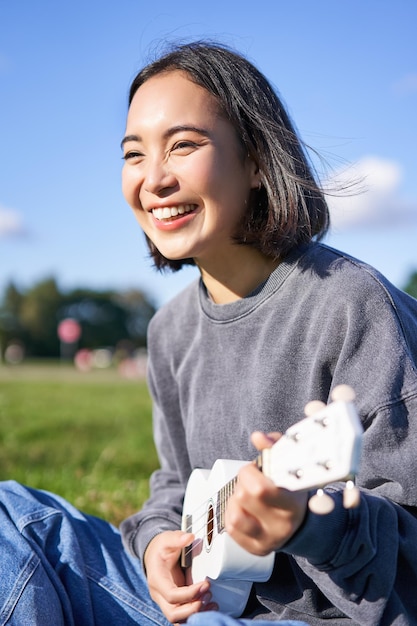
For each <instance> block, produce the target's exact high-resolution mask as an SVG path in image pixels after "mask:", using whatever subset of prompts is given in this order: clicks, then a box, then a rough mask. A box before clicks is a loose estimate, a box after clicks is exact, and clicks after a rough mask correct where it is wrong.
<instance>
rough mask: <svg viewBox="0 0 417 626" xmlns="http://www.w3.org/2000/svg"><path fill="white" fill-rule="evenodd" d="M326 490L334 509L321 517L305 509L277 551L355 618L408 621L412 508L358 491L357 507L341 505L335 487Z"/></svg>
mask: <svg viewBox="0 0 417 626" xmlns="http://www.w3.org/2000/svg"><path fill="white" fill-rule="evenodd" d="M327 492H328V493H329V495H331V497H332V498H333V499H334V501H335V509H334V511H333V512H332V513H330V514H329V515H328V516H325V517H324V518H323V517H322V516H319V515H315V514H313V513H311V512H309V513H308V515H307V518H306V521H305V523H304V525H303V528H302V530H301V531H300V532H299V533H297V535H296V536H294V537H293V538H292V540H291V541H290V542H289V543H288V544H287V545H286V546H285V547H284V549H283V552H285V553H287V554H291V555H292V556H293V557H294V559H295V561H296V562H297V564H298V566H299V567H300V568H301V570H303V572H304V573H305V574H306V575H307V576H308V577H309V578H310V579H311V580H312V581H313V582H314V584H315V585H316V586H317V587H318V588H319V589H320V590H321V592H322V593H323V594H324V595H325V596H326V598H327V599H328V600H330V602H331V603H332V604H333V605H334V606H335V607H337V608H338V609H339V610H340V611H342V613H343V614H345V615H347V616H349V617H350V618H351V619H352V620H354V622H355V623H357V624H367V625H369V626H371V625H375V626H376V625H379V626H388V625H391V624H397V623H398V624H404V625H405V624H412V623H414V620H415V618H416V615H417V598H416V594H415V587H416V582H417V519H416V516H417V510H416V509H414V510H412V509H406V508H404V507H401V506H400V505H398V504H395V503H394V502H391V501H390V500H388V499H385V498H384V497H381V496H375V495H373V494H371V493H369V492H367V491H364V490H362V493H361V502H360V505H359V507H358V508H356V509H349V510H346V509H344V508H343V504H342V491H341V489H338V488H337V487H333V488H330V489H328V490H327ZM396 620H398V621H396Z"/></svg>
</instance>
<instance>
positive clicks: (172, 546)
mask: <svg viewBox="0 0 417 626" xmlns="http://www.w3.org/2000/svg"><path fill="white" fill-rule="evenodd" d="M193 539H194V535H192V534H191V533H184V532H182V531H181V530H174V531H165V532H163V533H161V534H159V535H157V536H156V537H154V539H152V541H151V542H150V543H149V545H148V547H147V548H146V551H145V555H144V565H145V569H146V575H147V579H148V586H149V593H150V595H151V598H152V599H153V600H154V602H156V603H157V604H158V605H159V607H160V609H161V611H162V612H163V614H164V615H165V617H166V618H167V619H168V620H169V621H170V622H172V623H180V622H185V621H186V620H187V618H188V617H189V616H190V615H191V614H192V613H197V612H199V611H208V610H212V611H213V610H216V609H217V606H216V605H215V604H213V603H212V602H211V593H210V583H209V581H207V580H206V581H203V582H200V583H194V584H191V585H187V584H186V582H185V575H184V571H183V569H182V568H181V566H180V556H181V551H182V549H183V548H185V547H186V546H188V545H190V543H191V542H192V541H193Z"/></svg>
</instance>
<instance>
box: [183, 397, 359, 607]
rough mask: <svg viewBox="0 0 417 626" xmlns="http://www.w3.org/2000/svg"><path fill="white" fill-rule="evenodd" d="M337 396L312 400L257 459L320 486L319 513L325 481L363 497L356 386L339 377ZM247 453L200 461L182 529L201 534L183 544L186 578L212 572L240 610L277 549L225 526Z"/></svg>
mask: <svg viewBox="0 0 417 626" xmlns="http://www.w3.org/2000/svg"><path fill="white" fill-rule="evenodd" d="M331 399H332V402H331V403H330V404H328V405H325V404H324V403H321V402H316V401H313V402H309V403H308V404H307V405H306V407H305V414H306V415H307V417H305V418H304V419H302V420H301V421H300V422H298V423H297V424H294V425H293V426H291V427H290V428H289V429H288V430H287V431H286V432H285V433H284V434H283V436H282V437H281V438H280V439H279V440H278V441H277V442H276V443H275V444H274V445H273V446H272V447H271V448H267V449H265V450H263V451H262V452H261V453H260V454H259V456H258V458H257V459H256V461H255V463H256V465H257V466H258V468H259V469H260V470H261V471H262V472H263V473H264V474H265V476H268V477H269V478H270V479H271V480H272V481H273V482H274V483H275V485H276V486H278V487H282V488H285V489H288V490H290V491H307V490H311V489H316V488H318V491H317V493H316V494H315V495H314V496H313V497H312V498H310V501H309V508H310V509H311V510H312V511H313V512H314V513H316V514H326V513H329V512H330V511H331V510H332V508H333V506H334V503H333V500H332V498H330V496H328V495H326V494H325V493H324V492H323V489H322V487H323V486H324V485H326V484H329V483H331V482H335V481H345V480H346V481H347V484H346V489H345V491H344V498H343V499H344V505H345V506H346V507H347V508H350V507H353V506H357V505H358V504H359V491H358V489H357V488H356V487H355V486H354V484H353V482H352V479H353V477H354V476H355V475H356V473H357V471H358V466H359V460H360V450H361V436H362V432H363V429H362V425H361V422H360V420H359V417H358V414H357V411H356V409H355V406H354V404H353V400H354V393H353V390H352V389H351V388H350V387H348V386H347V385H339V387H336V388H335V389H334V390H333V392H332V395H331ZM246 464H247V462H246V461H234V460H224V459H218V460H217V461H216V462H215V463H214V465H213V467H212V469H211V470H206V469H195V470H194V471H193V472H192V473H191V476H190V479H189V481H188V484H187V488H186V492H185V498H184V507H183V516H182V530H184V531H185V532H191V533H193V534H194V536H195V539H194V541H193V542H192V544H191V545H189V546H187V547H186V548H184V550H183V552H182V557H181V565H182V566H183V567H184V568H185V577H186V583H187V584H191V583H195V582H201V581H203V580H205V579H207V578H208V579H210V584H211V587H210V591H211V593H212V600H213V601H214V602H216V603H217V604H218V606H219V610H220V611H221V612H222V613H226V614H228V615H231V616H233V617H239V616H240V615H241V614H242V613H243V611H244V609H245V606H246V604H247V601H248V598H249V594H250V591H251V587H252V583H254V582H262V581H266V580H268V579H269V578H270V576H271V574H272V569H273V566H274V559H275V553H274V552H272V553H271V554H268V555H266V556H256V555H253V554H250V553H249V552H247V551H246V550H245V549H244V548H242V547H241V546H239V545H238V544H237V543H236V542H235V541H234V540H233V539H232V538H231V537H230V536H229V535H228V533H227V532H226V530H225V510H226V505H227V502H228V499H229V497H230V496H231V495H232V494H233V491H234V487H235V484H236V481H237V474H238V472H239V469H240V468H241V467H242V466H243V465H246Z"/></svg>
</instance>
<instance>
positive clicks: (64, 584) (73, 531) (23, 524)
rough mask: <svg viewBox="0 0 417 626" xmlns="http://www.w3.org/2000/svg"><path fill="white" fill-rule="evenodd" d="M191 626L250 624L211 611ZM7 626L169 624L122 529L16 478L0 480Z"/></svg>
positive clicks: (0, 614) (0, 564) (1, 622)
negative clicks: (123, 538) (125, 545)
mask: <svg viewBox="0 0 417 626" xmlns="http://www.w3.org/2000/svg"><path fill="white" fill-rule="evenodd" d="M190 623H192V624H194V626H203V625H205V624H210V626H212V625H213V626H223V625H224V626H229V625H230V626H232V625H235V626H238V625H239V624H242V623H244V621H238V620H234V619H232V618H228V617H226V616H223V615H220V614H218V613H207V614H199V615H195V616H193V618H192V620H190ZM6 624H7V626H132V625H133V624H140V625H146V626H150V625H152V624H153V625H155V624H158V625H160V626H169V622H168V621H167V620H166V619H165V617H164V616H163V615H162V613H161V611H160V610H159V608H158V607H157V606H156V605H155V604H154V602H153V601H152V599H151V598H150V596H149V593H148V589H147V584H146V579H145V577H144V575H143V572H142V568H141V564H140V561H139V560H138V559H134V558H132V557H130V556H129V555H128V554H127V553H126V552H125V551H124V549H123V547H122V543H121V538H120V534H119V532H118V530H117V529H115V528H114V527H113V526H111V525H110V524H109V523H107V522H105V521H104V520H101V519H98V518H95V517H92V516H89V515H84V514H82V513H81V512H80V511H78V510H77V509H75V508H74V507H73V506H71V505H70V504H69V503H68V502H66V501H65V500H63V499H62V498H60V497H58V496H55V495H52V494H49V493H47V492H44V491H37V490H34V489H30V488H27V487H24V486H22V485H19V484H18V483H15V482H13V481H8V482H3V483H0V626H5V625H6ZM258 624H262V622H258ZM265 624H270V622H265ZM280 624H281V626H285V625H288V624H290V622H280ZM291 624H292V625H293V626H296V624H300V623H299V622H291Z"/></svg>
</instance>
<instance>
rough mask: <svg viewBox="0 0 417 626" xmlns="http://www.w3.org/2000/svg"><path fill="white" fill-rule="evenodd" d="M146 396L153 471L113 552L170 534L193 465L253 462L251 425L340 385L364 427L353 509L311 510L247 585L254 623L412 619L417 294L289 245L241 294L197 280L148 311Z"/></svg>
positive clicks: (297, 409)
mask: <svg viewBox="0 0 417 626" xmlns="http://www.w3.org/2000/svg"><path fill="white" fill-rule="evenodd" d="M148 348H149V370H148V374H149V388H150V392H151V394H152V398H153V406H154V433H155V442H156V446H157V449H158V454H159V459H160V469H159V470H158V471H156V472H155V473H154V474H153V476H152V477H151V496H150V498H149V500H148V502H147V503H146V504H145V505H144V507H143V509H142V510H141V511H140V512H139V513H137V514H136V515H134V516H132V517H130V518H128V519H127V520H125V521H124V522H123V524H122V526H121V531H122V535H123V539H124V543H125V546H126V547H127V548H128V549H129V550H130V551H131V552H132V553H133V554H135V555H137V556H138V557H139V558H141V557H142V556H143V552H144V550H145V548H146V546H147V544H148V543H149V541H150V540H151V539H152V538H153V537H154V536H155V535H156V534H158V533H160V532H162V531H164V530H172V529H176V528H179V527H180V525H181V513H182V501H183V497H184V490H185V487H186V483H187V480H188V477H189V475H190V473H191V471H192V470H193V469H194V468H196V467H203V468H211V467H212V465H213V463H214V461H215V460H216V459H217V458H226V459H242V460H248V461H249V460H251V459H253V458H254V457H255V450H254V449H253V447H252V446H251V444H250V441H249V437H250V434H251V433H252V432H253V431H254V430H262V431H265V432H269V431H281V432H283V431H285V430H286V429H287V428H288V427H289V426H290V425H291V424H293V423H295V422H297V421H299V420H300V419H301V418H302V417H303V409H304V406H305V404H306V403H307V402H308V401H310V400H322V401H324V402H327V401H328V399H329V394H330V391H331V389H332V388H333V387H334V386H335V385H338V384H341V383H345V384H348V385H351V386H352V387H353V389H354V390H355V392H356V396H357V400H356V405H357V408H358V411H359V414H360V417H361V420H362V423H363V427H364V429H365V432H364V437H363V453H362V462H361V466H360V472H359V475H358V477H357V484H358V486H359V487H360V488H361V492H362V497H361V503H360V506H359V507H358V508H357V509H349V510H346V509H344V508H343V506H342V503H341V494H342V488H343V485H342V484H334V485H330V486H329V487H328V488H327V491H328V492H329V493H331V494H332V497H333V498H334V499H335V502H336V507H335V509H334V511H333V512H332V513H330V514H329V515H326V516H318V515H315V514H313V513H311V512H309V513H308V514H307V516H306V519H305V521H304V524H303V525H302V527H301V528H300V529H299V531H298V532H297V533H296V534H295V535H294V536H293V537H292V539H291V540H290V541H289V542H288V543H287V544H286V545H285V546H284V548H283V549H281V550H280V551H279V552H277V554H276V559H275V568H274V572H273V574H272V576H271V578H270V580H269V581H268V582H266V583H256V584H255V586H254V593H255V594H256V598H257V609H256V611H255V612H254V613H252V614H251V615H249V616H252V617H253V618H254V619H256V616H257V617H259V618H263V619H271V620H274V619H275V620H278V619H299V620H304V621H306V622H307V623H309V624H311V625H312V626H314V625H318V624H325V623H326V624H328V623H329V620H330V623H331V624H332V625H337V624H346V623H351V624H358V625H360V626H372V625H377V624H378V625H382V626H385V625H388V624H389V625H393V624H395V625H397V626H398V625H404V626H405V625H407V626H409V625H411V624H417V592H416V589H417V519H416V517H417V301H416V300H414V299H413V298H411V297H410V296H408V295H406V294H405V293H403V292H401V291H400V290H398V289H396V288H395V287H394V286H393V285H391V284H390V283H389V282H388V281H387V280H386V279H384V278H383V277H382V276H381V275H380V274H379V273H378V272H376V271H375V270H374V269H373V268H371V267H369V266H367V265H365V264H363V263H361V262H360V261H357V260H356V259H353V258H351V257H349V256H347V255H345V254H342V253H340V252H338V251H336V250H333V249H331V248H329V247H326V246H324V245H322V244H317V243H313V244H311V245H309V246H304V247H303V248H300V249H298V250H296V251H294V252H293V253H292V254H291V255H290V256H289V257H288V258H287V259H286V260H285V261H283V262H282V263H281V264H280V265H279V266H278V268H277V269H276V270H275V271H274V272H273V273H272V274H271V275H270V277H269V278H268V279H267V281H266V282H265V283H263V284H262V285H260V286H259V288H258V289H256V290H255V291H254V292H253V293H251V294H250V295H249V296H248V297H246V298H243V299H242V300H238V301H236V302H233V303H230V304H225V305H216V304H214V303H213V302H212V301H211V300H210V299H209V297H208V295H207V293H206V290H205V288H204V285H203V284H202V283H201V281H196V282H195V283H193V284H192V285H190V286H189V287H188V288H186V289H185V290H184V291H183V292H182V293H181V294H180V295H178V296H177V297H176V298H174V299H173V300H172V301H171V302H170V303H168V304H167V305H165V306H164V307H162V308H161V309H160V310H159V311H158V312H157V313H156V315H155V316H154V318H153V319H152V321H151V324H150V327H149V343H148Z"/></svg>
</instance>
